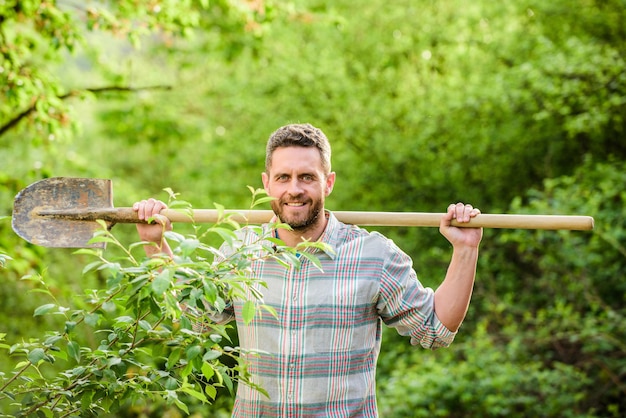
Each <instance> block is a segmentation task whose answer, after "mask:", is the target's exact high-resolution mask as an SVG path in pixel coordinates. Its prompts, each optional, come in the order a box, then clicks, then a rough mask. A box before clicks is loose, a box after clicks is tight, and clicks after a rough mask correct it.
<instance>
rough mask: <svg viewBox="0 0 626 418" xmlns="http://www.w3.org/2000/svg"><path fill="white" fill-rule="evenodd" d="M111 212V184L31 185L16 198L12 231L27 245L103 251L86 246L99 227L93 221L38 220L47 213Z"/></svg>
mask: <svg viewBox="0 0 626 418" xmlns="http://www.w3.org/2000/svg"><path fill="white" fill-rule="evenodd" d="M105 208H113V193H112V184H111V180H106V179H85V178H71V177H55V178H49V179H44V180H40V181H38V182H36V183H33V184H31V185H30V186H28V187H27V188H25V189H24V190H22V191H21V192H19V193H18V194H17V196H16V197H15V201H14V204H13V220H12V226H13V230H14V231H15V233H16V234H17V235H19V236H20V237H22V238H24V239H25V240H26V241H28V242H30V243H32V244H36V245H42V246H44V247H60V248H85V247H91V248H104V243H94V244H85V243H87V242H88V241H89V240H90V239H91V238H92V237H93V234H94V232H95V231H96V230H98V229H100V228H101V227H100V225H99V224H98V223H97V222H94V221H93V220H85V221H81V220H75V219H59V218H54V217H50V216H40V215H39V213H41V212H45V211H46V210H63V209H68V210H76V209H79V210H90V209H94V210H100V209H105Z"/></svg>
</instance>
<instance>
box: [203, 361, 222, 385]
mask: <svg viewBox="0 0 626 418" xmlns="http://www.w3.org/2000/svg"><path fill="white" fill-rule="evenodd" d="M218 357H219V356H218ZM200 370H201V371H202V375H203V376H204V377H205V378H206V379H207V381H210V380H211V378H212V377H213V375H215V369H213V367H211V365H210V364H209V363H203V364H202V367H201V369H200Z"/></svg>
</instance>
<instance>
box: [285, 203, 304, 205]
mask: <svg viewBox="0 0 626 418" xmlns="http://www.w3.org/2000/svg"><path fill="white" fill-rule="evenodd" d="M287 206H304V203H287Z"/></svg>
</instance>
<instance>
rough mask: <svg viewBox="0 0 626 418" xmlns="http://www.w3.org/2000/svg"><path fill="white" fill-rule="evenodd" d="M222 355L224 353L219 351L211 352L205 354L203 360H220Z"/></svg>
mask: <svg viewBox="0 0 626 418" xmlns="http://www.w3.org/2000/svg"><path fill="white" fill-rule="evenodd" d="M221 355H222V352H221V351H219V350H210V351H207V352H206V353H204V356H202V360H203V361H211V360H215V359H217V358H219V357H220V356H221Z"/></svg>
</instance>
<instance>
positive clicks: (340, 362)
mask: <svg viewBox="0 0 626 418" xmlns="http://www.w3.org/2000/svg"><path fill="white" fill-rule="evenodd" d="M263 228H264V231H265V232H269V233H271V231H270V230H269V229H268V228H269V226H267V225H265V226H264V227H263ZM241 237H242V239H243V240H246V241H248V242H252V240H253V239H254V238H256V239H258V236H254V237H253V236H252V235H251V232H250V231H249V230H248V231H247V232H246V233H243V234H242V235H241ZM320 240H321V241H322V242H324V243H326V244H329V245H330V247H331V248H332V249H333V250H334V254H333V253H330V252H329V253H325V252H322V251H318V252H317V254H316V256H317V257H318V258H319V260H320V262H321V264H322V268H323V271H320V270H319V269H318V268H316V267H315V266H314V265H312V263H311V262H309V260H307V259H305V258H301V260H302V265H301V268H300V269H295V268H285V267H284V266H282V265H280V264H278V263H276V262H274V261H269V262H268V261H265V262H258V263H255V264H254V265H253V266H252V267H253V268H252V269H253V271H254V274H256V275H257V277H260V278H261V279H262V280H263V281H264V282H265V283H266V284H267V288H261V289H260V290H261V291H262V293H263V302H264V303H265V304H268V305H270V306H272V307H273V308H274V309H275V310H276V312H277V313H278V317H277V318H275V317H273V316H272V315H269V314H267V313H266V314H264V315H262V317H259V316H258V315H257V317H256V318H255V319H254V320H253V321H252V322H251V323H249V324H248V325H246V324H245V323H244V322H243V320H242V315H241V309H242V306H243V301H238V300H236V301H233V305H232V307H231V308H230V310H227V311H225V312H224V313H223V315H221V316H220V317H214V318H213V319H215V320H217V321H218V322H226V321H229V320H231V319H232V318H233V317H234V318H235V319H236V320H237V329H238V333H239V342H240V345H241V347H242V348H243V349H246V350H255V351H256V350H258V351H260V352H261V354H260V355H258V356H248V357H247V359H248V360H249V361H250V366H249V370H250V371H251V373H252V375H253V376H254V379H255V380H254V381H255V382H256V383H259V384H260V385H261V386H262V387H263V388H264V389H265V390H266V391H267V392H268V394H269V398H267V397H266V396H264V395H263V394H261V393H260V392H258V391H256V390H254V389H251V388H250V387H248V386H246V385H239V387H238V390H237V397H236V399H235V406H234V410H233V417H246V418H249V417H255V418H256V417H324V418H327V417H376V416H378V413H377V407H376V384H375V374H376V360H377V358H378V354H379V352H380V343H381V330H382V329H381V324H382V322H384V323H385V324H387V325H388V326H391V327H394V328H396V330H397V331H398V332H399V333H400V334H401V335H406V336H410V338H411V343H412V344H414V345H417V344H420V345H422V346H423V347H424V348H430V349H434V348H438V347H445V346H448V345H449V344H450V343H451V342H452V340H453V339H454V336H455V333H453V332H450V331H449V330H448V329H447V328H446V327H445V326H444V325H442V324H441V322H439V320H438V318H437V317H436V315H435V312H434V308H433V304H434V303H433V302H434V292H433V290H432V289H429V288H425V287H423V286H422V285H421V284H420V282H419V281H418V280H417V276H416V273H415V271H414V269H413V267H412V262H411V259H410V258H409V256H408V255H406V254H405V253H404V252H402V251H401V250H400V249H399V248H398V247H397V246H396V245H395V244H394V243H393V242H392V241H391V240H389V239H387V238H385V237H384V236H382V235H381V234H379V233H377V232H368V231H366V230H364V229H361V228H359V227H357V226H353V225H346V224H343V223H341V222H339V221H338V220H337V219H336V218H335V216H334V215H332V213H329V214H328V225H327V227H326V230H325V232H324V234H323V235H322V237H321V238H320Z"/></svg>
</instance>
